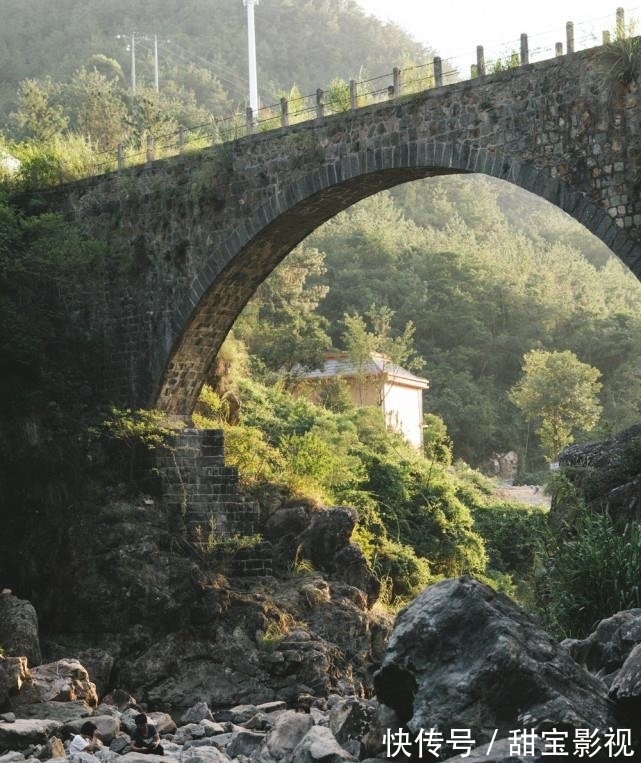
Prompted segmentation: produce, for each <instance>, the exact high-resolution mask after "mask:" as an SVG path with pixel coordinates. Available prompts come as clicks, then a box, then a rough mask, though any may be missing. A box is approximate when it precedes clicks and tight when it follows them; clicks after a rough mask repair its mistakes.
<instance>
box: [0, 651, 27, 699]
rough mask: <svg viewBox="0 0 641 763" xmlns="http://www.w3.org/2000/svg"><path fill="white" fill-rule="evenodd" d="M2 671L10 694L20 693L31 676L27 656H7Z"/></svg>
mask: <svg viewBox="0 0 641 763" xmlns="http://www.w3.org/2000/svg"><path fill="white" fill-rule="evenodd" d="M2 668H3V670H2V673H3V676H4V679H5V681H6V688H7V691H8V693H9V694H10V695H12V694H18V693H19V692H20V690H21V689H22V686H23V684H24V683H25V681H27V680H28V679H29V677H30V672H29V667H28V662H27V658H26V657H6V658H5V659H4V660H3V662H2Z"/></svg>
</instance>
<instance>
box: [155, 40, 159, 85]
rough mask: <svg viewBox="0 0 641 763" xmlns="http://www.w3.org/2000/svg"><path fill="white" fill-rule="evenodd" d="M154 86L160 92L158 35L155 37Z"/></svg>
mask: <svg viewBox="0 0 641 763" xmlns="http://www.w3.org/2000/svg"><path fill="white" fill-rule="evenodd" d="M154 86H155V88H156V92H157V93H158V92H160V88H159V87H158V35H157V34H155V35H154Z"/></svg>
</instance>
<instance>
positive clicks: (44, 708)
mask: <svg viewBox="0 0 641 763" xmlns="http://www.w3.org/2000/svg"><path fill="white" fill-rule="evenodd" d="M92 711H93V709H92V708H91V707H89V705H88V704H87V703H86V702H85V701H84V700H81V699H79V700H76V701H75V702H54V701H51V702H34V703H32V704H29V705H27V704H22V705H20V704H18V705H16V708H15V714H16V717H18V718H51V719H53V720H56V721H62V722H63V723H68V722H69V721H74V720H76V719H77V718H84V719H86V717H87V716H88V715H91V714H92Z"/></svg>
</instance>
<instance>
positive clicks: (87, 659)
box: [77, 649, 114, 697]
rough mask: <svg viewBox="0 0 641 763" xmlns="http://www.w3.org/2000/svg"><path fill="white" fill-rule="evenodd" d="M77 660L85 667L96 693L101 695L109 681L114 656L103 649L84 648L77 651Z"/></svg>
mask: <svg viewBox="0 0 641 763" xmlns="http://www.w3.org/2000/svg"><path fill="white" fill-rule="evenodd" d="M77 657H78V661H79V662H80V663H81V664H82V665H84V667H85V668H86V669H87V673H88V674H89V676H90V677H91V681H92V682H93V683H94V684H95V686H96V694H97V695H98V697H102V696H103V695H104V693H105V692H106V691H107V688H108V687H109V685H110V682H111V671H112V669H113V666H114V658H113V655H111V654H110V653H109V652H106V651H105V650H104V649H84V650H83V651H82V652H79V653H78V655H77Z"/></svg>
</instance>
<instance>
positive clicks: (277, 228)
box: [154, 145, 631, 415]
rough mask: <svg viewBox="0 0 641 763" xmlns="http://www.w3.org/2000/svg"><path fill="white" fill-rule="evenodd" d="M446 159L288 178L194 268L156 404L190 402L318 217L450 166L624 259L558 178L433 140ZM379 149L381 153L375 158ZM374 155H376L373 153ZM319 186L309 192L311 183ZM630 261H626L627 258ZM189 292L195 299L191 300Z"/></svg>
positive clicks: (581, 198)
mask: <svg viewBox="0 0 641 763" xmlns="http://www.w3.org/2000/svg"><path fill="white" fill-rule="evenodd" d="M433 151H434V153H435V154H440V157H441V158H440V160H439V161H441V162H445V165H444V166H435V165H433V164H431V163H430V164H429V165H428V166H426V167H416V166H405V167H403V166H394V167H389V168H382V167H381V168H378V167H377V168H376V169H371V163H372V158H371V157H370V158H369V159H368V165H369V166H367V167H362V166H361V164H360V161H357V162H356V163H354V164H352V165H351V171H352V177H350V178H349V179H346V180H343V181H342V182H340V183H336V182H335V179H334V178H327V179H326V180H325V184H323V173H315V174H314V175H313V176H312V177H303V178H300V179H297V180H294V181H292V182H291V183H290V184H288V185H286V186H285V187H284V188H283V190H282V192H281V194H280V197H279V199H277V200H274V201H270V202H268V203H265V204H264V205H262V206H261V207H260V208H258V209H257V210H254V212H253V213H252V215H251V217H250V218H249V219H248V221H247V222H246V224H245V226H243V229H242V231H234V232H233V234H232V235H231V237H230V239H229V240H227V241H226V242H225V248H226V250H227V251H228V252H229V261H228V263H227V264H226V266H225V267H224V268H223V269H222V270H221V271H220V272H219V273H216V274H214V273H212V271H211V268H210V267H209V266H208V264H206V265H205V266H204V267H203V268H202V270H201V272H199V273H198V274H197V276H196V281H197V282H198V283H200V284H203V288H202V291H198V292H195V293H193V292H192V293H191V294H190V295H189V297H188V299H187V301H186V304H184V305H182V306H181V312H184V313H190V314H191V318H190V320H189V321H188V323H187V325H186V326H185V330H184V332H183V333H182V335H181V336H180V338H179V341H178V342H177V344H176V346H175V348H174V351H173V354H172V357H171V359H170V360H169V363H168V364H167V367H166V370H165V373H164V374H163V376H162V378H161V381H160V385H159V390H158V394H157V397H156V399H155V401H154V405H155V407H158V408H159V409H161V410H165V411H166V412H168V413H170V414H176V415H186V414H187V413H191V411H192V410H193V408H194V406H195V403H196V400H197V397H198V394H199V392H200V389H201V387H202V385H203V383H204V381H205V380H206V378H207V377H208V376H209V375H210V371H211V368H212V366H213V363H214V361H215V358H216V355H217V353H218V351H219V349H220V346H221V345H222V342H223V341H224V339H225V337H226V336H227V334H228V332H229V331H230V330H231V328H232V326H233V324H234V322H235V321H236V318H237V317H238V316H239V314H240V312H241V311H242V309H243V308H244V307H245V305H246V304H247V302H248V301H249V299H250V298H251V297H252V296H253V294H254V293H255V291H256V289H257V288H258V287H259V286H260V284H261V283H262V282H263V281H264V280H265V279H266V278H267V277H268V276H269V275H270V273H271V272H272V271H273V270H274V268H275V267H276V266H277V265H278V264H279V263H280V262H281V261H282V260H283V259H284V258H285V257H286V256H287V255H288V254H289V253H290V252H291V251H292V250H293V249H294V247H295V246H296V245H297V244H299V243H300V242H301V241H303V240H304V239H305V238H306V237H307V236H308V235H309V234H311V233H312V232H313V231H314V230H315V229H317V228H318V227H319V226H320V225H322V224H323V223H325V222H326V221H327V220H329V219H331V218H332V217H334V216H335V215H337V214H338V213H339V212H341V211H343V210H345V209H347V208H348V207H350V206H352V205H353V204H355V203H357V202H359V201H361V200H362V199H364V198H366V197H368V196H371V195H373V194H375V193H378V192H380V191H383V190H386V189H389V188H392V187H394V186H396V185H399V184H402V183H406V182H411V181H414V180H420V179H425V178H430V177H440V176H443V175H452V174H472V173H476V174H485V175H488V176H490V177H494V178H498V179H500V180H503V181H507V182H510V183H512V184H514V185H517V186H519V187H520V188H522V189H523V190H525V191H528V192H531V193H534V194H536V195H538V196H540V197H542V198H544V199H546V200H547V201H548V202H550V203H551V204H553V205H555V206H556V207H558V208H559V209H561V210H562V211H564V212H566V213H567V214H568V215H570V216H571V217H573V218H574V219H575V220H577V222H580V223H581V224H582V225H584V227H586V228H587V229H588V230H589V231H590V232H591V233H593V234H594V235H595V236H597V237H598V238H600V239H601V240H602V241H603V242H604V243H606V244H607V245H608V246H609V247H610V248H612V250H613V252H614V253H615V254H617V247H621V252H620V253H619V256H620V257H621V259H622V260H623V261H624V262H625V261H626V259H625V258H626V256H627V255H628V253H629V248H630V247H629V240H628V239H627V237H626V236H625V235H620V230H618V229H615V226H614V225H613V222H612V217H611V216H610V215H609V214H608V213H607V212H606V211H604V210H603V209H601V208H599V207H597V206H596V205H595V204H594V203H593V202H591V201H589V200H588V199H586V198H585V195H584V194H581V193H579V192H577V191H575V190H573V189H571V188H568V187H567V186H566V185H565V184H564V183H562V182H561V181H560V180H558V179H556V180H552V181H550V179H549V178H548V177H547V175H546V173H545V172H544V171H542V170H537V169H536V168H533V167H531V166H528V165H523V164H522V163H520V162H519V161H517V160H514V161H511V160H509V159H506V158H505V157H502V158H500V159H499V158H498V157H497V156H496V154H495V152H491V151H488V150H486V149H476V150H474V151H464V150H463V151H457V147H456V146H452V145H441V146H438V145H437V146H434V147H433ZM380 159H381V157H380V156H379V161H380ZM375 161H376V159H375ZM317 186H320V188H318V190H314V191H313V192H311V193H310V192H309V189H310V188H316V187H317ZM626 264H628V265H629V266H630V265H631V263H626ZM194 299H196V302H195V303H194Z"/></svg>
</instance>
